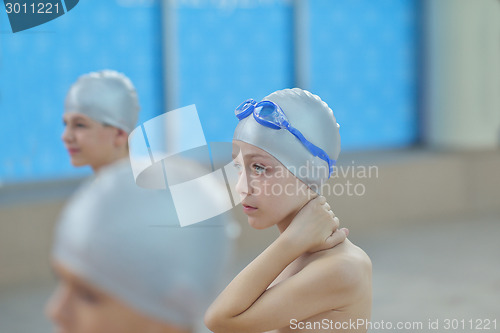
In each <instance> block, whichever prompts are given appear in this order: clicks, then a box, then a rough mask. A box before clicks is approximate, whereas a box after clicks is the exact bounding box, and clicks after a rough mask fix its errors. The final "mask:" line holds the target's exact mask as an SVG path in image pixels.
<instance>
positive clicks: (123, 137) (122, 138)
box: [115, 128, 128, 147]
mask: <svg viewBox="0 0 500 333" xmlns="http://www.w3.org/2000/svg"><path fill="white" fill-rule="evenodd" d="M127 143H128V133H127V132H125V131H124V130H122V129H120V128H118V129H117V132H116V137H115V144H116V146H117V147H121V146H126V145H127Z"/></svg>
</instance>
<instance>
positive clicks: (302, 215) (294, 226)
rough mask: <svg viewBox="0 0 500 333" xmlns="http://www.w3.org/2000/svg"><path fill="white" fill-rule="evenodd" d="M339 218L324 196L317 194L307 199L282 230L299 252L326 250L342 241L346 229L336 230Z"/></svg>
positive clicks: (345, 234)
mask: <svg viewBox="0 0 500 333" xmlns="http://www.w3.org/2000/svg"><path fill="white" fill-rule="evenodd" d="M338 227H339V219H338V218H337V217H336V216H335V214H334V213H333V212H332V211H331V210H330V205H329V204H328V203H327V202H326V198H325V197H323V196H318V197H316V198H314V199H312V200H311V201H309V202H308V203H307V204H306V205H305V206H304V207H302V209H301V210H300V211H299V212H298V214H297V215H296V216H295V218H294V219H293V220H292V222H291V223H290V225H289V226H288V228H287V229H286V230H285V231H284V232H283V236H284V237H287V238H288V239H289V240H290V241H291V243H292V244H293V245H294V246H298V247H299V250H300V251H301V253H304V252H317V251H321V250H326V249H329V248H332V247H334V246H335V245H338V244H340V243H342V242H343V241H344V240H345V239H346V237H347V234H348V232H349V231H348V230H347V229H345V228H344V229H342V230H337V228H338Z"/></svg>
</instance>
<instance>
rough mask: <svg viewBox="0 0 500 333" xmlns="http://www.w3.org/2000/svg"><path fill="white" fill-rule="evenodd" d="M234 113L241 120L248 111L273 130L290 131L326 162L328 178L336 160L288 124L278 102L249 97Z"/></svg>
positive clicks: (248, 113)
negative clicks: (257, 100) (258, 100)
mask: <svg viewBox="0 0 500 333" xmlns="http://www.w3.org/2000/svg"><path fill="white" fill-rule="evenodd" d="M234 113H235V114H236V117H237V118H238V119H239V120H242V119H244V118H246V117H248V116H249V115H250V113H253V117H254V118H255V120H256V121H257V122H258V123H259V124H261V125H263V126H266V127H269V128H272V129H275V130H280V129H286V130H287V131H289V132H290V133H292V134H293V135H294V136H295V137H296V138H297V139H299V140H300V142H301V143H302V144H303V145H304V146H305V147H306V148H307V150H309V152H310V153H311V154H313V155H314V156H317V157H319V158H321V159H322V160H324V161H325V162H327V163H328V169H329V171H330V172H329V174H328V178H330V176H331V174H332V172H333V166H334V165H335V164H336V160H332V159H330V157H329V156H328V154H327V153H326V152H325V151H324V150H323V149H321V148H319V147H318V146H316V145H314V144H312V143H311V142H309V141H308V140H307V139H306V138H305V137H304V135H302V133H301V132H300V131H299V130H298V129H296V128H295V127H293V126H292V125H290V123H289V122H288V118H287V117H286V115H285V113H284V112H283V110H282V109H281V108H280V107H279V105H278V104H276V103H273V102H271V101H261V102H259V103H257V102H256V101H255V100H254V99H251V98H250V99H247V100H246V101H244V102H243V103H241V104H240V105H239V106H238V107H237V108H236V110H234Z"/></svg>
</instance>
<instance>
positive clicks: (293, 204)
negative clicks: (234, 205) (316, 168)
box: [233, 140, 317, 229]
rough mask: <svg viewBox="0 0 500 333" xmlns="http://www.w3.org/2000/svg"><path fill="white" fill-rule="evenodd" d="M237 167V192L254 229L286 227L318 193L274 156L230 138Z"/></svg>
mask: <svg viewBox="0 0 500 333" xmlns="http://www.w3.org/2000/svg"><path fill="white" fill-rule="evenodd" d="M233 147H234V148H233V157H234V164H235V167H236V168H237V169H238V183H237V185H236V191H237V192H238V194H239V195H240V198H241V201H242V205H243V211H244V213H245V214H247V216H248V223H249V224H250V225H251V226H252V227H253V228H255V229H265V228H268V227H270V226H272V225H276V224H277V225H278V227H279V228H280V229H282V228H281V227H285V228H286V226H288V224H289V223H290V222H291V220H292V219H293V217H294V216H295V215H296V214H297V212H298V211H299V210H300V209H301V208H302V207H303V206H304V205H305V204H306V203H307V202H308V201H309V200H311V199H312V198H314V197H315V196H316V195H317V194H316V193H315V192H313V191H312V190H311V189H309V187H307V186H306V185H305V184H304V183H303V182H301V181H300V180H299V179H298V178H297V177H295V176H294V175H293V174H292V173H291V172H290V171H289V170H288V169H287V168H285V167H284V166H283V165H282V164H281V163H280V162H279V161H278V160H277V159H276V158H274V157H273V156H271V155H270V154H268V153H267V152H265V151H264V150H262V149H260V148H257V147H255V146H254V145H251V144H248V143H245V142H242V141H236V140H235V141H233Z"/></svg>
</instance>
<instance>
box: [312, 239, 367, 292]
mask: <svg viewBox="0 0 500 333" xmlns="http://www.w3.org/2000/svg"><path fill="white" fill-rule="evenodd" d="M303 269H304V270H305V271H309V272H310V273H311V274H308V275H309V277H310V278H311V279H312V280H313V281H311V282H312V283H317V284H318V285H321V286H322V287H323V288H327V289H329V290H331V291H332V292H334V293H336V294H338V293H342V294H345V295H346V296H349V297H348V299H350V300H351V301H355V300H356V299H359V298H362V297H364V295H368V294H370V295H371V280H372V263H371V260H370V258H369V257H368V255H367V254H366V253H365V251H363V250H362V249H361V248H359V247H358V246H356V245H354V244H353V243H352V242H350V241H349V240H346V241H345V242H343V243H342V244H339V245H337V246H335V247H334V248H332V249H329V250H324V251H319V252H316V253H313V254H311V255H310V257H309V258H308V259H307V264H306V265H305V266H304V268H303Z"/></svg>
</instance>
